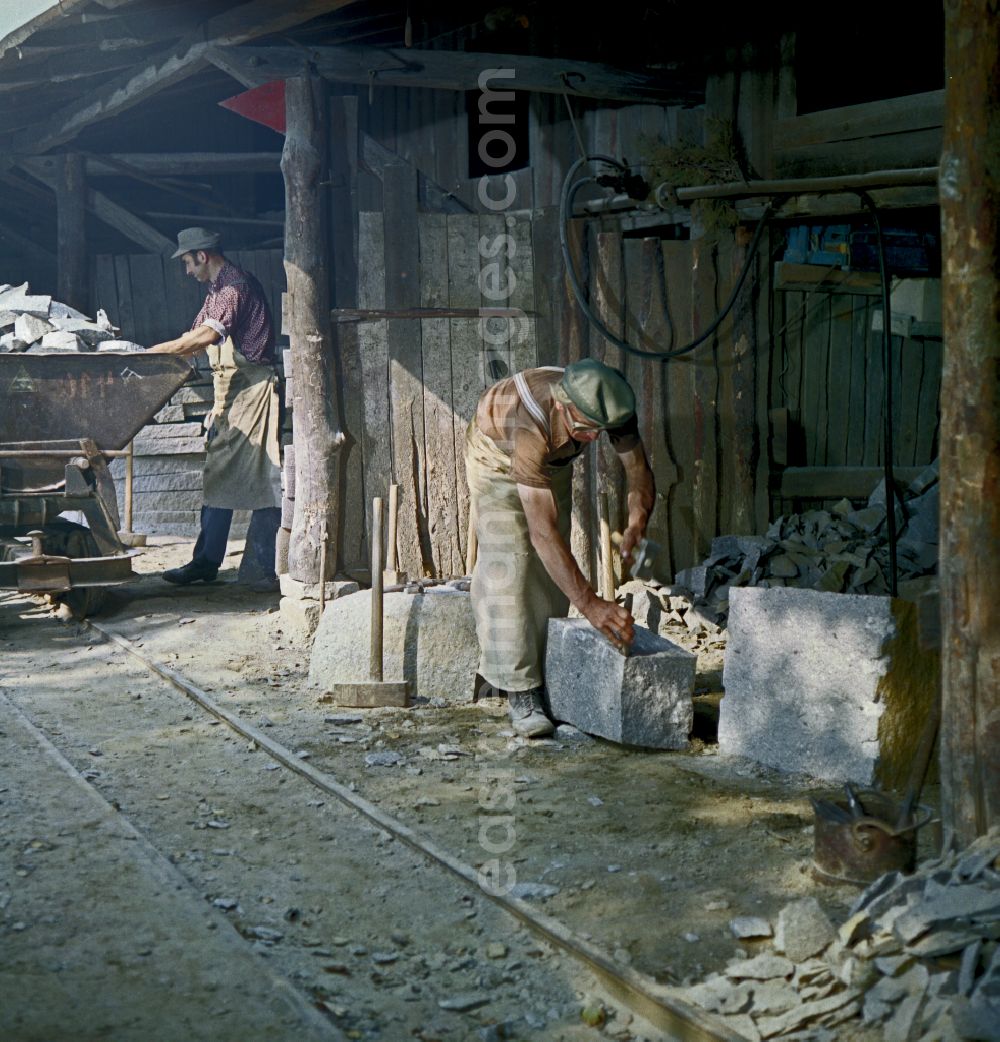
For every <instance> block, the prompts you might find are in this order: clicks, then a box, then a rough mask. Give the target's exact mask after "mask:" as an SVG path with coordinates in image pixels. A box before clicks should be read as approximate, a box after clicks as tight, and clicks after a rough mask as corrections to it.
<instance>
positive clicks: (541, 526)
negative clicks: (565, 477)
mask: <svg viewBox="0 0 1000 1042" xmlns="http://www.w3.org/2000/svg"><path fill="white" fill-rule="evenodd" d="M518 493H519V495H520V497H521V503H522V505H523V506H524V515H525V518H526V520H527V522H528V537H529V538H530V539H531V545H532V547H534V549H535V552H536V553H537V554H538V556H539V558H540V559H541V562H542V564H543V565H544V566H545V570H546V571H547V572H548V573H549V575H550V576H551V577H552V581H553V582H554V583H555V584H556V586H558V587H559V589H560V590H562V592H563V593H564V594H565V595H566V596H567V597H568V598H569V601H570V604H572V605H573V607H575V608H576V609H577V610H579V611H583V610H584V608H586V607H587V606H589V605H590V604H592V602H593V601H594V599H595V597H596V594H595V593H594V591H593V589H592V588H591V585H590V583H588V582H587V580H586V579H585V578H584V576H583V572H581V571H580V569H579V566H578V565H577V563H576V561H575V560H574V559H573V554H572V553H571V552H570V549H569V547H568V546H567V545H566V541H565V540H564V539H563V537H562V535H561V534H560V532H559V511H558V507H557V506H556V501H555V497H554V496H553V494H552V490H551V489H547V488H531V487H528V486H525V485H518Z"/></svg>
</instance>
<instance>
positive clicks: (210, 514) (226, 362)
mask: <svg viewBox="0 0 1000 1042" xmlns="http://www.w3.org/2000/svg"><path fill="white" fill-rule="evenodd" d="M220 241H221V239H220V236H219V234H218V233H217V232H212V231H209V230H208V229H207V228H185V229H184V230H183V231H181V232H179V233H178V235H177V250H176V252H175V253H174V254H173V259H176V258H178V257H179V258H180V259H181V260H182V261H183V262H184V271H185V272H186V273H187V274H188V275H191V276H192V277H193V278H195V279H197V280H198V281H199V282H204V283H207V284H208V295H207V296H206V298H205V303H204V304H203V305H202V308H201V311H199V312H198V315H197V317H196V318H195V320H194V322H193V323H192V325H191V329H190V330H189V331H188V332H187V333H184V334H183V335H182V336H179V337H178V338H177V339H176V340H167V341H165V342H164V343H162V344H155V345H154V346H153V347H151V348H149V350H150V351H156V352H160V353H162V354H173V355H183V356H189V355H196V354H198V353H199V352H201V351H207V352H208V361H209V364H210V365H211V367H212V378H213V387H214V392H215V400H214V403H213V405H212V411H211V413H210V414H209V416H208V417H207V418H206V420H205V427H206V429H207V432H208V433H207V449H206V452H207V454H206V457H205V474H204V481H203V488H204V492H203V502H204V505H203V506H202V508H201V532H200V533H199V535H198V541H197V543H195V547H194V554H193V556H192V559H191V561H190V562H189V563H188V564H186V565H184V566H183V567H181V568H171V569H169V570H168V571H165V572H164V573H163V578H164V579H166V580H167V582H171V583H177V584H180V585H186V584H187V583H193V582H199V581H201V582H212V581H213V580H214V579H215V577H216V575H217V573H218V571H219V567H220V565H221V564H222V562H223V559H224V558H225V556H226V541H227V539H228V538H229V527H230V525H231V523H232V520H233V511H234V510H252V511H253V514H252V516H251V518H250V527H249V529H248V531H247V538H246V550H245V552H244V555H243V561H242V563H241V565H240V581H241V582H247V583H248V584H249V585H250V586H251V587H252V588H253V589H255V590H258V591H261V592H263V591H270V590H274V589H277V585H278V580H277V577H276V576H275V573H274V557H275V539H276V537H277V534H278V527H279V525H280V523H281V509H280V507H281V470H280V455H279V453H280V450H279V447H278V437H279V435H278V431H279V423H280V419H279V403H278V394H277V376H276V374H275V372H274V325H273V323H272V321H271V311H270V308H269V307H268V305H267V299H266V298H265V296H264V291H263V290H262V289H261V285H260V283H259V282H258V281H257V279H256V278H254V276H253V275H251V274H250V273H249V272H247V271H244V270H243V269H242V268H238V267H237V266H236V265H235V264H233V263H232V262H231V261H229V260H227V259H226V257H225V256H224V255H223V253H222V249H221V247H220Z"/></svg>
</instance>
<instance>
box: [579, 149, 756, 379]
mask: <svg viewBox="0 0 1000 1042" xmlns="http://www.w3.org/2000/svg"><path fill="white" fill-rule="evenodd" d="M591 162H597V163H609V164H610V165H611V166H614V167H617V168H618V169H619V170H621V171H625V170H626V167H625V165H624V164H623V163H621V162H619V161H618V160H617V159H614V158H612V157H611V156H605V155H600V154H595V155H589V156H584V157H583V158H581V159H577V160H576V161H575V162H574V163H573V165H572V166H571V167H570V168H569V170H568V171H567V173H566V178H565V180H564V181H563V187H562V193H561V196H560V202H559V245H560V246H561V247H562V256H563V263H564V264H565V265H566V274H567V275H568V276H569V284H570V288H571V289H572V290H573V296H574V297H576V302H577V304H579V306H580V310H581V311H582V312H583V313H584V315H585V316H586V318H587V321H588V322H590V324H591V325H592V326H593V327H594V328H595V329H596V330H597V331H598V332H599V333H600V334H601V336H603V337H605V338H606V339H607V340H610V341H611V343H612V344H614V345H615V346H616V347H619V348H621V350H623V351H626V352H627V353H628V354H630V355H634V356H635V357H636V358H644V359H647V360H649V361H655V362H665V361H667V360H668V359H670V358H678V357H679V356H681V355H686V354H688V353H689V352H691V351H693V350H694V349H695V348H696V347H698V346H699V345H700V344H703V343H704V342H705V341H706V340H707V339H708V338H709V337H710V336H711V335H712V334H713V333H714V332H715V331H716V330H717V329H718V328H719V326H720V325H722V322H723V321H724V319H725V317H726V316H727V315H728V314H729V312H730V311H731V310H732V308H733V305H734V304H735V303H736V298H737V297H738V296H739V294H740V290H741V289H742V288H743V283H744V282H746V279H747V276H748V275H749V274H750V267H751V264H752V262H753V258H754V255H755V254H756V252H757V248H758V246H760V240H761V238H762V237H763V234H764V228H765V227H766V226H767V222H768V219H769V218H770V216H771V214H772V212H773V209H774V208H773V205H772V204H771V203H768V205H767V207H766V208H765V210H764V213H763V214H762V215H761V218H760V221H759V222H758V224H757V229H756V231H755V232H754V234H753V238H752V239H751V240H750V247H749V249H748V250H747V256H746V260H745V261H744V263H743V268H742V270H741V271H740V274H739V277H738V278H737V280H736V284H735V285H734V286H733V289H732V292H731V293H730V294H729V299H728V300H727V301H726V303H725V304H724V305H723V307H722V310H721V311H720V312H719V313H718V315H716V316H715V318H714V319H713V320H712V321H711V322H710V323H709V325H708V326H707V327H706V328H705V329H704V330H702V332H700V333H699V334H698V335H697V336H696V337H695V338H694V339H693V340H691V341H690V342H689V343H687V344H685V345H684V346H683V347H678V348H674V349H672V350H670V351H644V350H643V349H642V348H639V347H636V346H635V345H633V344H630V343H629V342H628V341H627V340H623V339H622V338H621V337H620V336H618V335H617V334H615V333H613V332H612V331H611V330H610V329H608V327H607V326H606V325H605V324H604V322H603V321H601V318H600V316H598V315H596V314H595V313H594V311H593V309H592V308H591V306H590V303H589V302H588V300H587V297H586V294H585V293H584V292H583V287H582V286H581V285H580V277H579V275H578V274H577V271H576V267H575V266H574V264H573V258H572V255H571V254H570V249H569V221H570V217H571V216H572V213H573V200H574V199H575V198H576V193H577V192H578V191H579V190H580V189H581V188H582V187H583V186H584V185H588V184H596V183H597V178H595V177H582V178H580V179H579V180H577V181H574V180H573V179H574V177H575V176H576V172H577V171H578V170H579V169H580V167H582V166H583V165H584V164H585V163H591Z"/></svg>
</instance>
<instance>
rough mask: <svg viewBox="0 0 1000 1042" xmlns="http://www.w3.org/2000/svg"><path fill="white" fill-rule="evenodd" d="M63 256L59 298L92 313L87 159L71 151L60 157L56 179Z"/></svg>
mask: <svg viewBox="0 0 1000 1042" xmlns="http://www.w3.org/2000/svg"><path fill="white" fill-rule="evenodd" d="M55 191H56V219H57V234H56V239H57V242H58V246H57V251H56V252H57V255H58V257H59V265H58V273H57V279H56V284H57V289H56V292H57V293H58V295H59V299H60V300H61V301H62V302H63V303H64V304H69V306H70V307H73V308H76V309H77V310H78V311H83V312H86V311H88V310H89V309H88V300H87V181H86V178H85V176H84V171H83V157H82V156H81V155H80V154H79V153H75V152H67V153H65V154H63V155H61V156H60V157H59V174H58V176H57V178H56V180H55Z"/></svg>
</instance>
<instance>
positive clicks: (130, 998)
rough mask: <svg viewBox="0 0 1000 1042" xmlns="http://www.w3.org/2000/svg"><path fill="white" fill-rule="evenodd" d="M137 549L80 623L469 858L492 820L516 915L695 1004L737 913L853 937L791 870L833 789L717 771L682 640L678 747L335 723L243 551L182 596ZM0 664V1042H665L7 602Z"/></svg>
mask: <svg viewBox="0 0 1000 1042" xmlns="http://www.w3.org/2000/svg"><path fill="white" fill-rule="evenodd" d="M152 542H153V543H154V545H151V546H150V547H148V548H147V550H146V552H145V553H144V554H143V556H141V557H139V558H138V559H137V562H136V570H137V571H138V572H139V573H140V575H139V578H138V579H137V580H136V581H134V582H132V583H130V584H128V585H127V586H123V587H120V588H118V589H116V590H115V591H114V592H113V593H112V595H111V598H110V603H109V604H108V606H107V607H106V609H105V610H104V611H103V612H102V613H101V614H100V615H98V616H97V617H96V621H98V622H100V623H101V624H102V625H103V626H106V627H108V628H110V629H112V630H114V631H116V632H118V633H120V634H122V635H123V636H125V637H126V638H128V639H129V640H131V641H133V642H135V644H137V645H138V646H139V647H140V648H141V651H142V652H143V653H144V654H145V655H147V656H149V657H150V658H151V659H155V660H156V661H158V662H160V663H163V664H165V665H167V666H169V667H171V668H173V669H175V670H177V671H178V672H179V673H180V674H182V675H183V676H184V677H186V678H188V679H189V680H190V681H192V682H193V683H194V684H195V685H197V686H198V687H199V688H201V689H203V690H204V691H205V692H207V693H208V694H209V695H210V697H211V698H212V699H214V700H215V701H216V702H218V703H219V704H220V705H221V706H222V707H223V708H225V709H226V710H228V711H229V712H232V713H235V714H238V716H239V717H240V718H241V719H243V720H245V721H246V722H247V723H249V724H252V725H254V726H255V727H258V728H260V729H261V730H262V731H263V733H265V734H266V735H267V737H268V738H271V739H273V740H274V741H276V742H279V743H281V745H283V746H286V747H287V748H289V749H291V750H294V752H295V754H296V755H297V756H298V757H299V758H300V759H301V760H302V761H303V762H304V763H308V764H309V765H311V766H313V767H315V768H317V769H318V770H320V771H322V772H324V774H327V775H330V776H332V777H333V778H335V779H336V780H337V781H338V782H340V783H341V784H342V785H345V786H349V787H350V788H351V789H352V790H354V791H356V792H357V793H358V794H359V795H361V796H363V797H365V798H366V799H367V800H369V801H371V802H372V803H373V804H375V805H377V806H378V807H379V808H380V809H381V810H383V811H384V812H386V813H388V814H390V815H392V816H393V817H394V818H396V819H398V820H399V821H401V822H403V823H404V824H405V825H407V826H409V827H410V828H412V829H413V830H414V831H415V832H416V833H418V834H419V835H420V836H423V837H426V838H428V839H430V840H432V841H433V842H434V843H435V844H437V845H438V846H439V847H440V848H443V849H444V850H445V851H446V852H448V853H449V854H450V855H452V856H453V857H455V858H458V859H460V860H461V861H462V862H465V863H467V864H470V865H473V866H479V865H481V864H482V863H484V862H485V861H487V860H488V859H489V858H490V857H491V856H493V855H492V854H491V853H490V851H489V850H487V849H486V848H485V847H484V843H485V844H486V845H489V844H490V843H491V842H492V843H496V841H497V840H498V838H499V834H497V833H496V832H494V833H492V834H491V833H489V832H486V833H485V834H484V831H483V829H484V827H485V826H486V825H488V824H489V823H490V821H491V820H493V819H494V818H495V811H496V808H497V807H498V806H502V807H503V808H504V810H505V814H506V816H507V817H508V818H509V819H510V821H509V823H508V824H506V825H505V826H504V831H503V839H504V843H503V845H504V846H505V847H507V846H508V845H509V850H508V849H505V850H504V852H503V854H504V857H505V858H507V859H509V860H510V861H511V862H512V864H513V866H514V868H515V870H516V875H517V880H518V882H522V883H532V884H540V885H541V886H542V887H544V888H545V889H543V890H541V891H540V893H539V896H536V897H533V898H532V899H531V900H532V904H533V905H534V906H536V907H537V908H538V909H539V910H540V911H542V912H544V913H545V914H546V915H549V916H553V917H555V918H556V919H558V920H559V921H560V922H562V923H563V924H565V926H567V927H569V928H570V929H571V930H573V931H575V932H576V933H577V934H579V935H580V936H582V937H583V938H585V939H588V940H590V941H592V943H594V944H595V945H597V946H598V947H599V948H601V949H603V950H604V951H606V952H607V953H608V954H609V955H610V957H611V958H612V959H613V960H615V962H616V963H618V964H619V965H622V966H631V967H633V968H634V969H636V970H638V971H640V972H641V973H643V974H645V975H648V976H649V977H653V978H655V979H656V980H657V981H659V982H662V983H665V984H671V985H679V984H685V983H693V982H694V981H696V980H698V979H700V978H701V977H703V976H704V975H705V974H707V973H709V972H711V971H714V970H718V969H720V968H721V967H722V966H723V965H724V964H725V962H726V961H727V960H728V959H730V958H731V957H732V956H733V954H734V952H735V951H736V950H737V949H740V948H742V950H744V951H748V952H751V953H752V952H753V951H754V948H753V943H752V942H737V941H735V940H734V939H733V936H732V934H731V932H730V930H729V926H728V924H729V921H730V920H731V919H732V918H734V917H735V916H741V915H758V916H764V917H767V918H770V919H772V920H773V919H774V918H775V917H776V916H777V913H778V911H779V910H780V909H781V907H782V906H783V905H785V904H787V903H788V902H789V901H791V900H793V899H795V898H797V897H801V896H803V895H806V894H811V895H815V896H816V897H817V898H818V899H819V901H820V902H821V904H822V905H823V907H824V908H825V909H826V910H827V912H828V913H829V914H830V916H831V918H832V919H833V920H834V922H839V921H842V920H843V919H844V918H845V914H846V910H847V908H848V907H849V905H850V903H851V902H852V901H853V899H854V898H855V896H856V894H857V891H856V889H855V888H853V887H848V886H828V885H822V884H819V883H817V882H815V881H814V879H813V878H812V876H811V873H810V867H811V859H812V844H813V836H812V810H811V807H810V804H809V801H808V796H809V795H810V794H814V795H815V794H817V793H819V792H822V791H825V790H826V788H827V787H824V786H822V785H819V784H817V783H814V782H811V781H810V780H809V779H805V778H792V777H788V776H782V775H779V774H777V773H775V772H772V771H769V770H766V769H763V768H760V767H758V766H756V765H753V764H750V763H747V762H742V761H726V760H725V759H724V758H722V757H720V756H719V755H718V752H717V747H716V745H715V741H714V723H715V719H716V717H717V707H718V702H719V698H720V694H721V692H720V687H721V665H722V654H723V645H722V642H721V641H720V640H718V639H714V640H712V641H711V642H706V641H704V640H703V639H699V640H695V639H694V638H691V637H690V636H689V635H688V634H687V633H686V631H685V632H683V633H678V634H677V639H678V642H682V643H684V644H685V645H686V646H688V647H690V648H691V649H692V650H696V651H697V652H698V654H699V672H698V681H697V687H698V694H697V712H696V731H695V738H694V740H693V741H692V744H691V748H690V750H689V751H687V752H682V753H678V752H670V753H666V752H651V751H645V750H638V749H628V748H622V747H619V746H616V745H614V744H612V743H609V742H604V741H601V740H594V739H590V738H587V737H585V736H581V737H577V738H569V739H565V740H564V739H562V738H557V739H556V740H547V741H541V742H539V741H533V742H528V741H524V740H522V739H519V738H516V737H515V736H514V735H513V733H512V732H511V731H510V730H509V727H508V722H507V718H506V714H505V711H504V709H503V708H502V707H501V706H500V705H498V704H494V703H486V704H482V703H481V704H479V705H472V704H471V703H459V704H444V703H442V704H440V705H430V704H424V705H419V706H416V707H414V708H411V709H408V710H390V709H384V710H367V711H360V710H358V711H345V710H342V709H337V708H336V707H333V706H331V705H330V704H329V702H327V701H324V699H323V695H322V692H320V691H317V690H315V689H312V688H310V687H309V685H308V682H307V672H308V666H309V648H308V647H307V646H303V645H296V644H295V643H294V642H293V641H292V640H291V639H290V638H289V636H288V635H286V634H285V633H284V632H283V630H282V620H281V616H280V614H279V612H278V595H277V594H255V593H250V592H248V591H246V590H244V589H243V588H241V587H238V586H236V585H235V583H234V580H235V578H236V564H237V563H238V552H239V550H240V549H241V544H239V543H233V544H231V554H230V557H229V559H228V561H227V565H226V567H225V568H224V570H223V571H222V572H220V581H219V582H218V583H215V584H212V585H207V586H206V585H203V584H198V585H196V586H193V587H173V586H169V585H168V584H166V583H163V582H162V580H160V579H159V577H158V576H159V573H160V571H162V570H163V569H164V568H166V567H171V566H173V565H176V564H179V563H182V562H184V561H186V560H187V559H188V557H189V555H190V548H191V541H190V540H177V539H167V538H163V539H156V540H152ZM0 655H2V658H0V695H2V698H0V735H2V738H3V744H0V828H2V830H3V833H2V836H0V951H2V952H3V953H4V954H3V955H0V1037H3V1038H4V1039H9V1040H11V1042H32V1040H36V1039H37V1040H42V1039H52V1038H57V1037H58V1038H69V1037H72V1038H73V1039H75V1040H83V1039H114V1040H115V1042H121V1040H126V1039H137V1040H138V1039H142V1040H144V1042H150V1040H159V1039H163V1040H168V1039H170V1040H172V1039H177V1038H192V1039H193V1038H205V1039H214V1040H223V1039H252V1038H262V1039H263V1038H268V1039H278V1040H280V1039H284V1038H288V1039H291V1038H295V1039H300V1038H313V1037H316V1038H354V1039H383V1040H390V1042H391V1040H396V1039H400V1040H402V1039H409V1038H417V1039H425V1040H430V1039H442V1040H449V1042H450V1040H455V1042H463V1040H466V1039H477V1038H483V1039H487V1040H489V1039H491V1038H495V1039H502V1038H530V1039H553V1040H554V1039H566V1040H576V1039H585V1038H593V1037H599V1036H600V1035H601V1034H603V1035H604V1036H605V1037H614V1038H618V1039H622V1040H628V1039H642V1038H646V1039H650V1040H652V1039H657V1038H662V1037H666V1036H664V1035H663V1034H662V1033H659V1032H657V1030H656V1029H655V1028H653V1027H651V1026H650V1025H649V1024H648V1023H646V1022H645V1021H643V1020H642V1019H641V1018H640V1017H638V1016H635V1015H633V1014H632V1013H631V1012H630V1011H629V1010H628V1009H627V1008H626V1007H625V1005H623V1004H622V1003H621V1002H620V1001H616V1000H614V999H612V998H611V997H610V996H609V995H608V994H607V993H606V992H605V991H604V990H603V989H602V987H601V985H600V984H599V983H598V981H597V980H596V979H595V978H594V977H593V976H592V975H591V974H590V973H589V972H588V971H587V970H586V969H585V968H582V967H581V965H580V963H579V962H577V961H576V960H574V959H572V958H570V957H568V956H567V955H565V954H564V953H561V952H560V951H558V950H557V949H556V948H554V947H553V946H551V945H550V944H548V943H546V942H545V941H544V940H540V939H539V938H538V937H537V936H536V935H535V934H534V933H533V932H532V931H531V930H529V929H527V928H525V927H523V926H520V925H519V924H517V922H516V921H515V920H513V919H512V918H511V917H510V916H509V915H507V914H506V913H505V912H503V911H502V910H501V909H498V908H497V907H496V906H495V905H493V904H492V903H491V902H490V901H488V900H486V899H484V898H483V897H482V896H481V895H478V894H476V893H475V891H474V889H473V888H472V887H470V886H469V885H468V884H465V883H462V882H461V881H460V880H458V879H456V878H455V877H454V876H452V875H449V874H448V873H446V872H444V871H443V870H442V869H441V868H440V867H439V866H436V865H434V864H433V863H430V862H428V860H427V859H426V858H424V857H423V856H422V855H420V854H419V853H417V852H414V851H413V850H411V849H410V848H408V847H406V846H405V845H404V844H403V843H401V842H399V841H398V840H394V839H393V838H392V837H391V836H390V835H388V834H387V833H386V832H385V831H383V830H382V829H379V828H377V827H375V826H374V825H372V824H371V823H370V822H368V821H365V820H364V819H362V818H360V817H359V816H358V815H357V814H355V813H354V812H352V811H350V810H349V809H347V808H345V807H344V805H343V804H342V803H340V802H339V801H338V800H337V799H336V798H334V797H333V796H331V795H329V794H326V793H323V792H321V791H319V790H317V789H316V788H315V787H313V786H312V785H310V784H309V783H308V781H307V780H306V779H303V778H302V777H300V776H299V775H298V774H296V773H295V772H294V771H291V770H289V769H287V768H285V767H282V766H281V765H280V764H277V763H276V762H275V761H274V760H273V759H271V758H270V757H269V756H268V755H267V754H266V752H265V751H264V750H262V749H260V748H259V747H258V745H257V744H255V743H253V742H248V741H247V740H246V739H245V738H240V737H239V736H237V735H235V734H234V733H233V732H232V730H231V729H229V728H228V727H226V726H225V725H224V724H221V723H219V722H218V721H217V720H215V719H213V718H212V717H210V716H209V715H207V714H206V713H205V712H204V711H203V710H202V709H201V708H200V707H199V706H197V705H196V704H194V703H193V702H191V701H189V700H188V699H186V698H185V696H184V695H183V694H182V693H181V692H179V691H177V690H176V689H175V688H172V687H170V686H169V685H167V684H166V683H165V682H163V681H162V680H160V679H158V678H155V677H152V676H151V675H150V674H149V672H148V671H147V670H146V669H144V668H143V666H142V664H141V663H139V662H138V661H137V660H136V659H135V658H133V657H131V656H129V655H128V654H127V653H126V652H124V651H123V650H121V649H120V648H118V647H116V646H115V645H114V644H109V643H107V642H104V641H102V640H101V639H100V638H99V637H98V636H97V635H95V634H94V633H92V632H89V631H87V630H86V629H84V628H81V627H79V626H77V625H74V624H72V623H70V624H66V623H64V622H60V621H59V620H58V619H56V618H55V617H54V616H53V614H52V612H51V610H50V609H49V608H47V607H45V606H43V605H41V604H39V603H36V602H34V601H32V600H30V599H28V598H25V597H21V596H18V595H16V594H11V593H7V594H3V595H0ZM470 680H471V678H470ZM389 753H392V754H396V755H394V756H386V755H382V756H379V757H373V756H372V754H389ZM366 761H367V762H366ZM390 761H391V762H390ZM380 764H385V765H380ZM498 794H499V795H500V796H502V803H498ZM96 797H100V799H97V798H96ZM109 808H111V809H109ZM484 835H485V839H484ZM491 837H492V838H491ZM598 1007H601V1008H603V1013H599V1014H597V1015H596V1016H595V1017H591V1014H593V1011H594V1010H595V1009H596V1008H598ZM584 1009H585V1010H587V1012H588V1017H590V1019H597V1020H602V1019H603V1020H605V1021H606V1023H604V1026H603V1027H600V1028H595V1027H590V1026H587V1024H585V1023H584V1021H583V1019H582V1018H581V1010H584ZM69 1025H73V1026H74V1028H73V1031H72V1032H71V1033H70V1034H67V1029H68V1026H69ZM248 1025H254V1026H253V1027H248ZM842 1037H844V1038H847V1037H849V1036H848V1035H844V1036H842Z"/></svg>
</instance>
